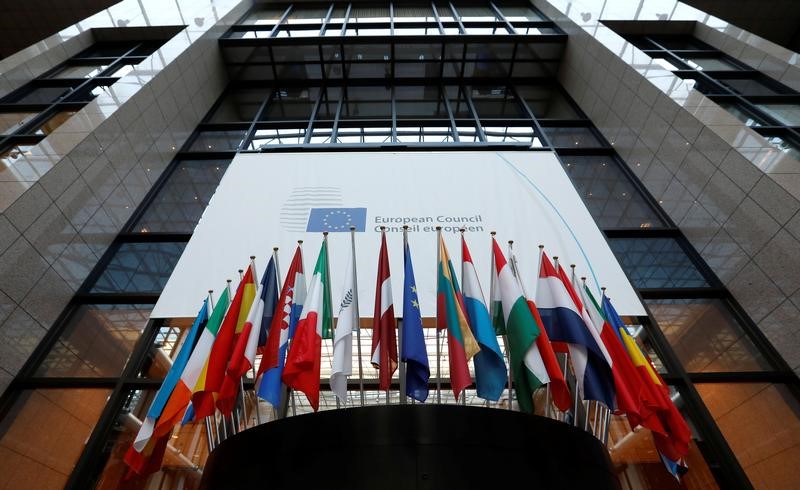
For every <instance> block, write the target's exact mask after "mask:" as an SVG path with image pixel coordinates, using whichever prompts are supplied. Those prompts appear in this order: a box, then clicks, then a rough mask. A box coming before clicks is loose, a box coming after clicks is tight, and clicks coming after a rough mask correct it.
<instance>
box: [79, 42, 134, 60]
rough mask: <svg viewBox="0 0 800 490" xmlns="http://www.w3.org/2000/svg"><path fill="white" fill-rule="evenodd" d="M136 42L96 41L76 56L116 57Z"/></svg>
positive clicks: (128, 49) (132, 46) (131, 47)
mask: <svg viewBox="0 0 800 490" xmlns="http://www.w3.org/2000/svg"><path fill="white" fill-rule="evenodd" d="M137 44H138V43H98V44H95V45H93V46H92V47H90V48H88V49H85V50H84V51H82V52H81V53H80V54H78V55H77V56H75V57H76V58H117V57H120V56H122V55H124V54H125V53H127V52H128V51H130V50H131V49H133V48H134V47H135V46H136V45H137Z"/></svg>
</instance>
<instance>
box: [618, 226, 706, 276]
mask: <svg viewBox="0 0 800 490" xmlns="http://www.w3.org/2000/svg"><path fill="white" fill-rule="evenodd" d="M608 243H609V245H610V246H611V250H612V251H613V252H614V255H616V257H617V260H618V261H619V263H620V265H621V266H622V269H623V270H624V271H625V272H626V273H627V274H628V278H629V279H630V280H631V282H632V283H633V286H634V287H637V288H701V287H707V286H708V282H707V281H706V280H705V278H703V275H702V274H700V271H699V270H697V267H695V265H694V264H693V263H692V261H691V260H690V259H689V257H688V256H687V255H686V252H684V251H683V249H682V248H681V247H680V245H679V244H678V242H677V241H676V240H674V239H672V238H610V239H608Z"/></svg>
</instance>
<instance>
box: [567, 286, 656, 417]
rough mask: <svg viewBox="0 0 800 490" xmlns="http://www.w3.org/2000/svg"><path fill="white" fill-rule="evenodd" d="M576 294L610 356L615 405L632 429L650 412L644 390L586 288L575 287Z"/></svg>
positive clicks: (628, 357)
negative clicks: (615, 396) (576, 288)
mask: <svg viewBox="0 0 800 490" xmlns="http://www.w3.org/2000/svg"><path fill="white" fill-rule="evenodd" d="M578 296H579V298H580V300H581V302H582V304H583V306H584V308H585V310H586V313H587V315H588V316H589V319H590V320H591V322H592V326H593V327H594V328H595V329H596V330H598V331H599V332H600V338H601V339H602V341H603V343H604V344H605V346H606V350H607V351H608V353H609V355H610V356H611V360H612V364H611V370H612V372H613V374H614V386H615V387H616V392H617V408H618V409H619V410H620V411H621V412H623V413H624V414H625V415H626V416H627V417H628V423H629V424H630V426H631V428H634V427H636V426H637V425H640V424H642V422H643V420H645V419H647V418H648V417H649V416H650V414H652V410H651V408H650V406H649V405H651V404H648V402H647V395H646V392H645V391H643V389H642V380H641V378H640V377H639V373H638V372H636V367H635V366H634V365H633V362H631V358H630V356H629V355H628V352H627V350H626V349H625V346H624V345H622V342H621V341H620V337H619V334H618V333H615V332H614V328H613V327H612V326H611V325H610V324H609V323H608V321H606V318H605V316H604V315H603V312H602V310H601V309H600V306H599V305H598V304H597V301H596V300H595V299H594V296H593V295H592V292H591V291H590V290H589V287H588V286H587V285H585V284H584V285H583V287H582V288H581V287H578ZM642 425H643V424H642Z"/></svg>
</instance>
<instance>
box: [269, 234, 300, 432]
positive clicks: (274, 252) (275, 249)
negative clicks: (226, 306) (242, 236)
mask: <svg viewBox="0 0 800 490" xmlns="http://www.w3.org/2000/svg"><path fill="white" fill-rule="evenodd" d="M298 243H299V242H298ZM272 256H273V257H275V276H276V277H277V278H278V286H280V285H281V268H280V265H279V264H278V247H273V248H272ZM286 279H287V280H288V279H289V278H288V277H287V278H286ZM283 306H284V305H281V304H279V305H278V308H280V311H281V314H282V312H283ZM291 314H292V313H291V311H290V312H289V316H290V318H291ZM290 321H291V320H290ZM278 349H280V346H278ZM278 362H280V361H278ZM281 386H283V389H282V390H281V395H282V398H283V399H284V401H285V403H286V404H288V403H289V401H288V400H289V395H288V394H287V392H286V387H285V386H284V385H283V381H281ZM272 410H273V412H274V414H275V418H276V419H279V418H283V417H285V416H286V408H285V407H284V406H283V404H281V407H280V408H277V409H276V408H275V407H272Z"/></svg>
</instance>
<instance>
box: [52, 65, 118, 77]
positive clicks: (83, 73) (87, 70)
mask: <svg viewBox="0 0 800 490" xmlns="http://www.w3.org/2000/svg"><path fill="white" fill-rule="evenodd" d="M106 68H108V65H72V66H69V65H68V66H65V67H64V68H62V69H60V70H59V71H58V72H56V73H54V74H53V75H50V78H92V77H96V76H97V75H98V74H99V73H100V72H101V71H103V70H105V69H106Z"/></svg>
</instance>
